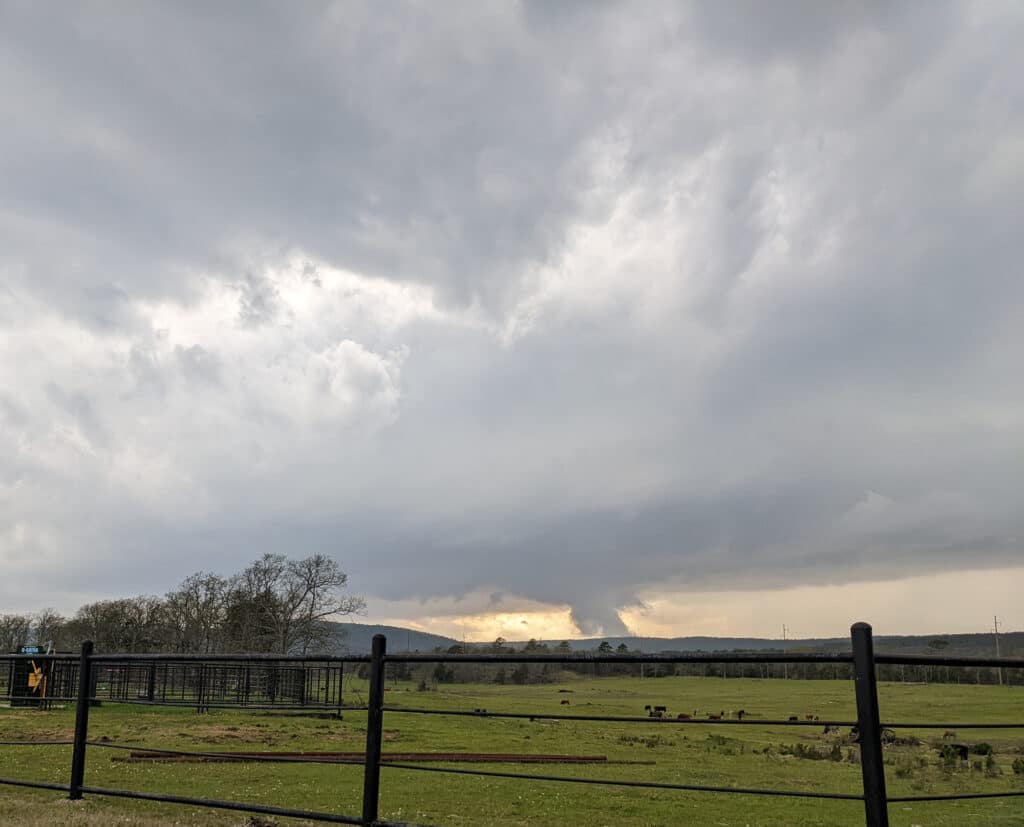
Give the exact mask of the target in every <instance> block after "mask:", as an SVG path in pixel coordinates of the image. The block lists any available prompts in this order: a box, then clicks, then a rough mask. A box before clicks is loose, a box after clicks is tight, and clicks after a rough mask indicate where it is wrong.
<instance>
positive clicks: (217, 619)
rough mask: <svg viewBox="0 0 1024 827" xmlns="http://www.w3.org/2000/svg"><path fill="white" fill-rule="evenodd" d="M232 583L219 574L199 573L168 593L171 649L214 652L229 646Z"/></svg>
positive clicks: (167, 608)
mask: <svg viewBox="0 0 1024 827" xmlns="http://www.w3.org/2000/svg"><path fill="white" fill-rule="evenodd" d="M227 599H228V581H227V580H225V579H224V578H223V577H219V576H218V575H216V574H208V573H206V572H196V573H195V574H192V575H190V576H188V577H186V578H185V579H184V580H183V581H182V582H181V585H179V586H178V588H177V589H175V590H174V591H171V592H168V593H167V600H166V610H167V623H168V627H169V630H170V632H171V640H170V641H169V644H170V648H171V649H172V650H173V651H175V652H198V653H202V654H205V653H209V652H214V651H216V650H218V649H220V648H223V647H224V645H225V642H224V622H225V620H226V617H227Z"/></svg>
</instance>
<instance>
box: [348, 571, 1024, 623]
mask: <svg viewBox="0 0 1024 827" xmlns="http://www.w3.org/2000/svg"><path fill="white" fill-rule="evenodd" d="M1022 590H1024V568H1012V569H991V570H982V571H961V572H944V573H942V574H935V575H922V576H918V577H910V578H906V579H903V580H889V581H877V582H862V583H846V584H843V585H824V586H796V587H792V588H787V589H778V590H773V591H756V592H755V591H747V592H744V591H708V592H693V591H669V590H659V591H650V592H644V593H641V594H640V599H641V600H642V602H643V605H642V606H639V607H638V606H627V607H624V608H621V609H620V610H619V615H620V617H621V618H622V620H623V622H624V623H625V625H626V626H627V628H629V630H630V632H631V633H632V634H633V635H636V636H642V637H689V636H709V637H759V638H776V637H779V636H780V632H781V628H782V624H783V623H785V624H786V625H787V627H789V630H790V637H792V638H809V637H845V636H846V635H847V634H849V628H850V625H851V624H852V623H854V622H856V621H859V620H866V621H868V622H870V623H871V624H872V625H873V626H874V628H875V632H876V633H877V634H883V635H886V634H888V635H899V634H908V635H913V634H951V633H958V632H959V633H966V632H986V631H988V630H990V629H991V623H992V615H993V613H995V614H998V615H999V616H1000V621H1001V625H1002V628H1003V629H1004V630H1005V631H1008V632H1009V631H1015V630H1019V629H1022V628H1024V610H1022V609H1021V607H1020V603H1019V595H1020V593H1021V591H1022ZM375 603H376V605H381V604H384V606H385V607H386V609H385V612H382V613H381V614H376V613H373V614H371V615H370V616H369V617H368V618H366V619H365V620H364V622H373V623H382V624H388V625H394V626H404V627H407V628H411V629H416V630H419V631H423V632H429V633H432V634H438V635H445V636H447V637H451V638H455V639H456V640H463V639H465V640H469V641H491V640H494V639H496V638H498V637H502V638H505V639H506V640H510V641H525V640H529V639H530V638H536V639H538V640H569V639H573V638H581V637H601V636H602V635H600V634H596V635H583V634H581V633H580V631H579V630H578V629H577V628H576V627H575V625H574V624H573V623H572V620H571V613H570V608H569V607H568V606H548V605H546V604H542V603H538V602H537V601H530V600H526V599H516V598H510V599H508V601H507V603H508V604H509V605H508V606H502V610H499V611H488V610H487V607H486V603H485V602H484V601H477V602H475V604H474V601H473V600H461V601H457V600H442V599H434V600H431V601H429V602H427V603H415V602H403V603H391V604H388V603H386V602H385V601H371V608H372V607H373V605H374V604H375ZM513 607H514V608H515V609H519V610H518V611H516V610H514V609H513ZM474 608H476V609H478V610H477V611H473V609H474ZM608 636H610V635H608Z"/></svg>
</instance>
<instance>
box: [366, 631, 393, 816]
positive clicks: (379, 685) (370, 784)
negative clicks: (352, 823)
mask: <svg viewBox="0 0 1024 827" xmlns="http://www.w3.org/2000/svg"><path fill="white" fill-rule="evenodd" d="M387 645H388V644H387V638H385V637H384V635H374V636H373V649H372V650H371V659H370V697H369V700H368V701H367V704H366V765H365V768H364V770H363V824H364V825H366V826H367V827H369V825H371V824H374V823H376V821H377V807H378V805H379V802H380V750H381V744H382V742H383V740H384V655H385V654H386V653H387Z"/></svg>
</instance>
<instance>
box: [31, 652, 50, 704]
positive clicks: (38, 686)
mask: <svg viewBox="0 0 1024 827" xmlns="http://www.w3.org/2000/svg"><path fill="white" fill-rule="evenodd" d="M31 663H32V671H31V672H29V673H28V688H29V689H31V690H32V691H33V692H37V691H38V692H39V696H40V697H41V698H45V697H46V675H44V674H43V667H41V666H36V662H35V661H32V662H31Z"/></svg>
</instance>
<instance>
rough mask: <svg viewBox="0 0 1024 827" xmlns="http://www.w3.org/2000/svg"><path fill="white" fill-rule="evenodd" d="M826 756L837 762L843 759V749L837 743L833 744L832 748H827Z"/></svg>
mask: <svg viewBox="0 0 1024 827" xmlns="http://www.w3.org/2000/svg"><path fill="white" fill-rule="evenodd" d="M828 757H829V758H830V759H831V760H832V761H837V762H838V761H842V760H843V750H842V748H841V747H840V746H839V744H833V745H832V749H831V750H829V753H828Z"/></svg>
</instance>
